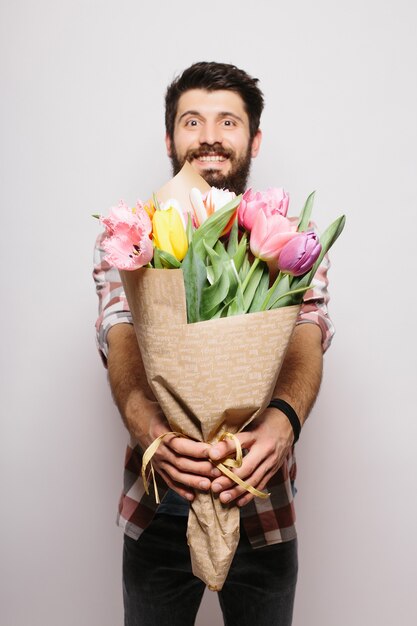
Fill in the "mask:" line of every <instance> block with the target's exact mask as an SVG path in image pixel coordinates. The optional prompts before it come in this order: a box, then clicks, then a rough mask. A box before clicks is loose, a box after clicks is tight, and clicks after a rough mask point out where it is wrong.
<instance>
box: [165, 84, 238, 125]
mask: <svg viewBox="0 0 417 626" xmlns="http://www.w3.org/2000/svg"><path fill="white" fill-rule="evenodd" d="M187 111H192V112H194V113H196V112H198V113H199V114H200V115H202V116H203V117H210V116H217V115H221V114H222V113H233V114H234V115H236V116H238V117H240V118H241V119H242V120H243V121H244V122H247V123H249V118H248V115H247V113H246V111H245V105H244V102H243V100H242V98H241V96H240V95H239V94H238V93H236V92H235V91H230V90H228V89H219V90H215V91H207V90H206V89H190V90H189V91H186V92H184V93H183V94H182V95H181V96H180V99H179V100H178V107H177V115H176V118H175V119H176V120H178V119H179V117H180V116H181V115H184V113H186V112H187Z"/></svg>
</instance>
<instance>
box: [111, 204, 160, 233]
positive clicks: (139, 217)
mask: <svg viewBox="0 0 417 626" xmlns="http://www.w3.org/2000/svg"><path fill="white" fill-rule="evenodd" d="M100 222H101V223H102V224H103V226H104V227H105V229H106V231H107V234H108V235H109V236H110V237H111V236H113V235H114V234H115V233H118V234H121V233H126V232H127V231H129V230H130V228H132V227H138V226H141V227H143V229H144V230H147V231H148V233H151V231H152V224H151V220H150V219H149V216H148V214H147V212H146V211H145V209H144V207H143V204H142V203H141V202H140V201H138V202H137V204H136V206H135V208H134V209H130V208H129V207H128V205H127V204H126V203H125V202H123V200H121V201H120V202H119V204H118V205H117V206H115V207H112V208H111V209H110V214H109V215H108V216H107V217H101V218H100Z"/></svg>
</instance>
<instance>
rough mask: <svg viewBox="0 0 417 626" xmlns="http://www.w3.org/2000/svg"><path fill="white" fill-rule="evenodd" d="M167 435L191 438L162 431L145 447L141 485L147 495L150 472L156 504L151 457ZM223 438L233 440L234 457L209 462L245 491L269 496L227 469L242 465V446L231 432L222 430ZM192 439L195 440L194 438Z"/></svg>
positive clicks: (157, 496) (156, 496)
mask: <svg viewBox="0 0 417 626" xmlns="http://www.w3.org/2000/svg"><path fill="white" fill-rule="evenodd" d="M168 435H174V436H175V437H185V438H186V439H192V437H189V436H188V435H184V433H179V432H175V431H170V432H168V433H164V434H163V435H160V436H159V437H157V438H156V439H155V440H154V441H153V442H152V443H151V445H150V446H148V447H147V448H146V450H145V452H144V453H143V458H142V480H143V485H144V487H145V491H146V493H147V494H148V495H149V474H150V475H151V476H152V481H153V487H154V491H155V500H156V503H157V504H160V498H159V492H158V487H157V484H156V478H155V470H154V468H153V465H152V457H153V455H154V454H155V452H156V451H157V450H158V448H159V446H160V445H161V443H162V440H163V439H164V438H165V437H167V436H168ZM224 439H232V440H233V441H234V442H235V446H236V458H234V459H232V458H227V459H225V460H224V461H223V462H222V463H220V462H219V463H216V462H215V461H212V460H211V459H209V460H210V461H211V463H212V464H213V465H214V466H215V467H217V469H219V470H220V471H221V472H222V474H224V475H225V476H227V477H228V478H230V479H231V480H233V481H234V482H235V483H236V484H237V485H240V487H243V488H244V489H245V490H246V491H249V493H251V494H252V495H254V496H257V497H258V498H264V499H265V498H269V496H270V495H271V494H270V493H266V492H264V491H259V489H255V487H252V485H250V484H249V483H247V482H246V481H245V480H242V479H241V478H239V476H237V475H236V474H235V473H234V472H232V471H231V470H230V469H229V467H240V466H241V465H242V459H243V454H242V446H241V445H240V441H239V439H238V438H237V437H236V435H234V434H233V433H229V432H224V433H223V434H222V436H221V437H220V439H219V441H223V440H224ZM192 440H193V441H195V440H194V439H192ZM216 443H218V442H216ZM148 465H150V473H149V474H148V476H147V475H146V468H147V467H148Z"/></svg>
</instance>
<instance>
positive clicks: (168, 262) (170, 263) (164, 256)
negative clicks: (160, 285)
mask: <svg viewBox="0 0 417 626" xmlns="http://www.w3.org/2000/svg"><path fill="white" fill-rule="evenodd" d="M156 250H158V257H159V259H160V261H161V263H162V266H163V267H165V268H166V269H178V268H179V267H181V263H180V262H179V261H178V259H176V258H175V257H174V256H173V255H172V254H170V253H169V252H166V250H161V249H160V248H155V251H156Z"/></svg>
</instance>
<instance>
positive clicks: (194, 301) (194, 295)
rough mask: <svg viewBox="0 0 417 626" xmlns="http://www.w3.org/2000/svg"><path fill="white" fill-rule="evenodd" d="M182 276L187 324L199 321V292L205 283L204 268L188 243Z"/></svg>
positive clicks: (191, 245)
mask: <svg viewBox="0 0 417 626" xmlns="http://www.w3.org/2000/svg"><path fill="white" fill-rule="evenodd" d="M181 268H182V271H183V274H184V285H185V297H186V301H187V318H188V323H189V324H192V323H193V322H198V321H199V320H200V302H201V292H202V290H203V287H204V285H205V284H206V281H207V272H206V266H205V265H204V263H203V261H202V260H201V258H200V257H199V255H198V254H195V251H194V242H191V243H190V246H189V248H188V251H187V254H186V255H185V258H184V260H183V262H182V264H181Z"/></svg>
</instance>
